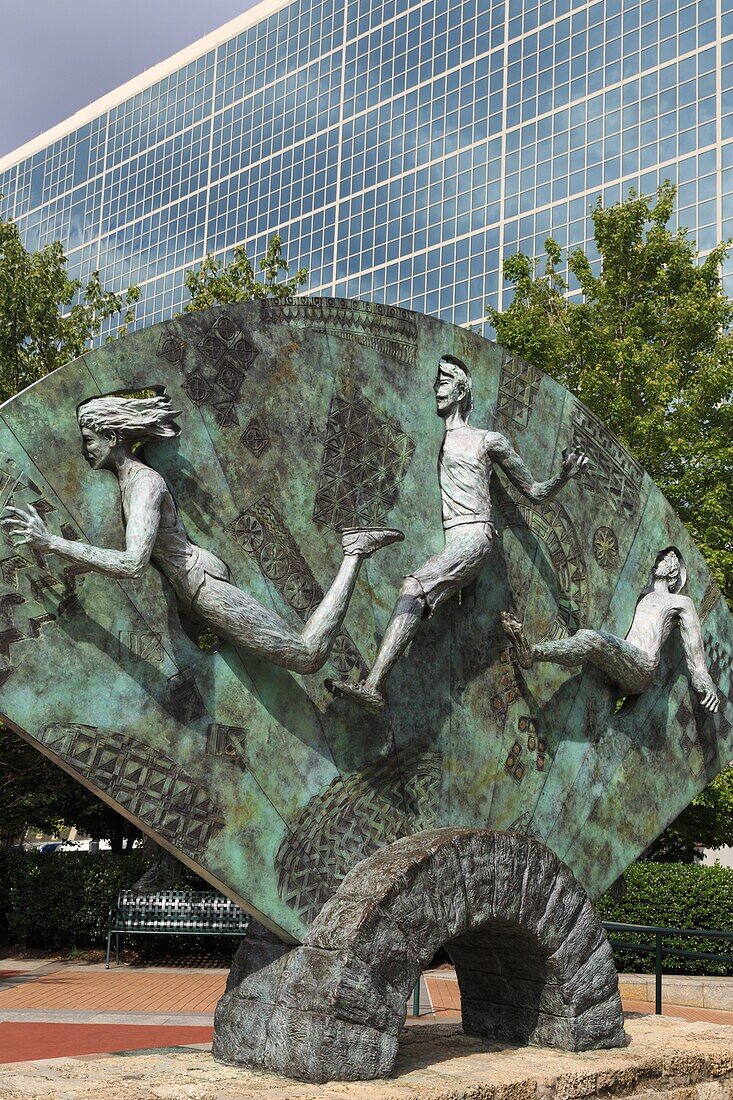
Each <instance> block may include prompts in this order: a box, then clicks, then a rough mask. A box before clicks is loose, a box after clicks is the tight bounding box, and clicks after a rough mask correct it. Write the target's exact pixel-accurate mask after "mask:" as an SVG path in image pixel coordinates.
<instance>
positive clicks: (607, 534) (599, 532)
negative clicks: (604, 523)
mask: <svg viewBox="0 0 733 1100" xmlns="http://www.w3.org/2000/svg"><path fill="white" fill-rule="evenodd" d="M593 555H594V557H595V559H596V561H597V562H598V564H599V565H600V566H602V567H603V568H604V569H613V567H614V565H615V564H616V562H617V561H618V539H617V538H616V534H615V532H614V531H613V530H612V529H611V528H610V527H598V528H597V529H596V531H595V534H594V535H593Z"/></svg>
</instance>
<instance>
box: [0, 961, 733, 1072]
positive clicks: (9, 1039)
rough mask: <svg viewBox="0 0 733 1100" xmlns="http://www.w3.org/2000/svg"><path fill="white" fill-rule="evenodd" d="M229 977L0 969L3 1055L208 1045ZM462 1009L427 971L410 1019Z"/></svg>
mask: <svg viewBox="0 0 733 1100" xmlns="http://www.w3.org/2000/svg"><path fill="white" fill-rule="evenodd" d="M25 965H26V967H27V966H28V964H25ZM226 976H227V971H226V970H212V969H206V970H197V969H189V970H181V969H175V970H171V969H163V968H159V969H158V968H152V967H146V968H144V969H132V968H131V967H128V966H121V967H119V968H118V969H114V968H113V969H111V970H105V969H104V968H103V967H101V966H98V965H92V966H83V965H74V964H71V963H68V962H56V963H46V964H42V965H40V966H37V967H35V968H34V969H26V970H24V971H21V970H7V969H6V970H3V971H0V1062H11V1061H12V1062H14V1061H23V1060H36V1059H41V1058H58V1057H63V1056H64V1055H67V1056H76V1055H87V1054H102V1053H112V1052H116V1051H123V1050H142V1049H148V1048H155V1047H178V1046H190V1045H192V1044H193V1045H196V1044H201V1043H205V1044H208V1043H210V1042H211V1037H212V1024H213V1013H214V1008H215V1006H216V1002H217V1001H218V999H219V997H220V996H221V994H222V993H223V991H224V986H225V983H226ZM624 1009H625V1010H626V1011H627V1012H630V1013H634V1014H640V1015H652V1014H653V1012H654V1005H653V1004H652V1003H650V1002H648V1001H636V1000H624ZM460 1015H461V1008H460V993H459V990H458V983H457V982H456V977H455V973H454V972H453V971H452V970H451V969H448V968H446V969H441V970H436V971H430V972H428V973H426V974H425V975H423V981H422V982H421V995H420V1018H419V1019H415V1018H414V1017H413V1016H412V1002H410V1003H409V1005H408V1016H407V1023H408V1024H410V1025H414V1024H426V1023H436V1022H439V1023H450V1022H453V1021H457V1020H460ZM665 1015H668V1016H674V1017H677V1018H681V1019H684V1020H689V1021H699V1022H706V1023H710V1024H729V1025H733V1012H722V1011H717V1010H714V1009H705V1008H689V1007H686V1006H682V1005H665Z"/></svg>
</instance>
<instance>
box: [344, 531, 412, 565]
mask: <svg viewBox="0 0 733 1100" xmlns="http://www.w3.org/2000/svg"><path fill="white" fill-rule="evenodd" d="M404 537H405V536H404V535H403V534H402V532H401V531H397V530H395V529H394V528H392V527H346V528H344V530H343V531H342V532H341V545H342V546H343V548H344V554H347V555H348V556H352V555H353V556H357V557H361V558H368V557H369V556H370V555H371V554H373V553H374V551H375V550H381V548H382V547H383V546H389V545H390V543H393V542H402V541H403V539H404Z"/></svg>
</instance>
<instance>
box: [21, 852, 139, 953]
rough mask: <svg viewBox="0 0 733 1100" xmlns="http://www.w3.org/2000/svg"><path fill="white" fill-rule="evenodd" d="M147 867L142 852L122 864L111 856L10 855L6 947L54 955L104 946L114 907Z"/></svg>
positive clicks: (23, 853) (122, 860)
mask: <svg viewBox="0 0 733 1100" xmlns="http://www.w3.org/2000/svg"><path fill="white" fill-rule="evenodd" d="M145 864H146V859H145V857H144V855H143V853H142V851H141V850H140V851H135V852H132V853H130V855H129V856H125V857H124V858H123V859H120V858H119V857H115V856H114V855H112V853H111V852H101V853H100V854H99V855H90V854H89V853H87V852H55V853H49V854H46V855H41V854H39V853H38V852H15V851H11V852H7V853H6V855H5V865H6V866H5V882H4V883H3V882H2V879H0V898H1V899H2V901H1V902H0V908H2V909H4V914H3V916H4V920H3V917H0V925H2V923H4V924H5V937H6V942H7V943H12V944H20V945H22V946H23V947H43V948H47V949H51V950H58V949H64V948H70V947H79V948H84V947H101V946H103V944H104V943H105V942H106V929H107V914H108V912H109V908H110V906H111V905H112V904H113V903H114V901H115V900H116V898H117V894H118V892H119V891H120V890H124V889H126V888H128V887H129V886H131V885H132V883H133V882H135V881H136V879H137V878H139V876H140V875H141V874H142V872H143V870H144V868H145Z"/></svg>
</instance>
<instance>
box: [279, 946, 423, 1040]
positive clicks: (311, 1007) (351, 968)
mask: <svg viewBox="0 0 733 1100" xmlns="http://www.w3.org/2000/svg"><path fill="white" fill-rule="evenodd" d="M278 1002H279V1004H280V1005H282V1006H283V1007H285V1008H292V1009H298V1010H300V1011H302V1012H316V1013H318V1012H323V1011H326V1012H330V1013H332V1014H333V1015H334V1016H335V1017H337V1018H338V1019H341V1020H348V1021H351V1022H353V1023H359V1024H367V1025H369V1026H370V1027H373V1028H377V1029H381V1030H390V1031H395V1032H397V1031H399V1030H400V1028H401V1027H402V1025H403V1024H404V1021H405V1013H406V1007H405V998H404V997H403V996H402V995H401V994H399V993H398V992H397V991H396V990H395V989H394V988H393V987H392V986H390V985H388V984H387V982H385V981H384V979H383V978H381V977H380V976H379V975H378V974H376V973H375V972H374V971H373V970H372V968H371V967H369V966H368V965H367V964H366V963H364V962H363V961H362V960H361V959H359V958H357V957H356V956H354V955H349V954H348V953H347V952H335V951H326V950H324V949H323V948H319V947H298V948H296V949H295V951H293V952H291V954H290V955H289V956H288V961H287V968H286V969H285V970H284V972H283V979H282V982H281V984H280V988H279V995H278Z"/></svg>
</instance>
